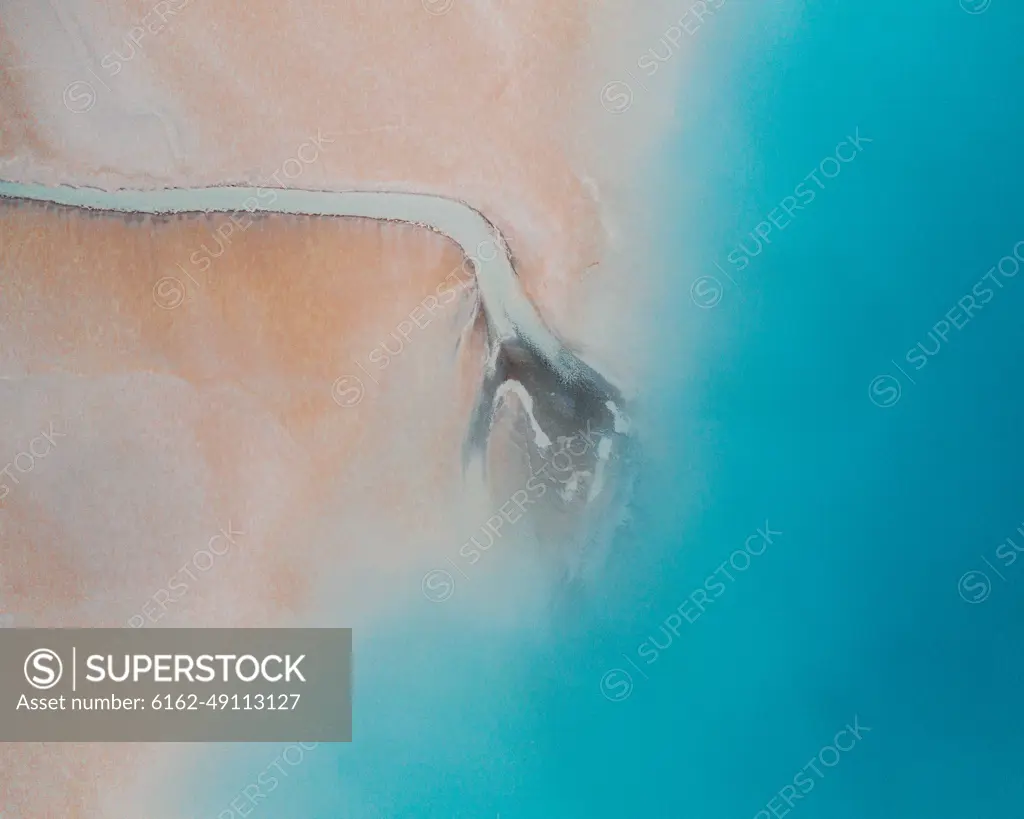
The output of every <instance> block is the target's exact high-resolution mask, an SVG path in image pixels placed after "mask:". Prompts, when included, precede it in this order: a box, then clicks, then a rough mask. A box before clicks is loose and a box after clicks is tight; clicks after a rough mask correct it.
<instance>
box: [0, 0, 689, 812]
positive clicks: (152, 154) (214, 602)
mask: <svg viewBox="0 0 1024 819" xmlns="http://www.w3.org/2000/svg"><path fill="white" fill-rule="evenodd" d="M157 5H160V4H157ZM633 5H634V4H632V3H627V2H625V1H623V2H621V3H611V4H609V3H597V2H555V3H551V2H540V0H536V1H535V2H534V1H532V0H530V1H524V2H517V3H511V2H500V1H499V0H454V2H452V3H447V2H440V3H439V2H426V3H421V2H420V0H401V2H399V0H392V2H383V3H378V4H363V3H345V4H341V3H338V4H335V3H327V2H324V3H315V4H302V5H301V7H300V4H291V5H289V4H281V3H274V2H271V1H270V0H251V1H249V2H244V3H242V2H239V3H231V4H214V5H211V4H200V3H198V2H192V3H188V2H185V0H169V2H168V3H165V4H163V5H162V6H161V9H162V15H163V17H164V18H165V19H164V20H162V21H160V24H158V20H157V18H158V17H159V15H157V17H155V16H154V4H152V3H143V2H114V1H113V0H111V2H109V3H103V2H89V1H88V0H78V2H71V1H70V0H68V2H58V3H54V4H47V3H37V2H29V1H28V0H13V1H12V2H10V3H6V4H5V5H4V8H3V10H2V11H0V66H2V67H4V69H5V70H3V71H0V178H3V179H10V180H16V181H24V182H38V183H43V184H61V183H62V184H88V185H94V186H101V187H108V188H116V187H123V186H130V187H161V186H200V185H212V184H216V183H223V182H237V183H249V184H265V185H275V184H277V183H278V182H279V183H281V185H282V186H290V187H302V188H326V189H343V188H355V187H360V188H369V189H381V190H412V191H421V192H432V193H438V194H443V195H446V196H452V197H455V198H459V199H462V200H464V201H467V202H469V203H471V204H472V205H473V206H474V207H476V208H478V209H479V210H481V211H482V212H484V213H485V214H486V215H487V216H488V217H489V218H490V219H492V221H494V223H495V224H496V225H497V226H498V227H499V228H500V229H501V231H502V232H503V234H504V235H505V236H506V237H507V239H508V241H509V243H510V246H511V247H512V250H513V252H514V254H515V257H516V264H517V268H518V270H519V272H520V274H521V276H522V279H523V281H524V284H525V287H526V289H527V290H528V292H529V293H530V294H531V296H532V297H533V298H534V300H535V302H536V303H537V305H538V307H539V309H540V310H541V312H542V313H543V314H544V315H545V318H546V319H547V320H548V322H549V323H550V325H551V326H552V327H553V328H555V329H556V330H557V331H558V332H559V334H560V335H562V336H563V337H564V338H566V339H567V340H569V341H570V342H572V343H573V344H574V345H575V346H576V347H577V348H578V349H582V350H584V351H586V352H588V353H592V354H593V356H594V357H595V358H596V359H597V360H599V361H600V362H602V363H603V364H607V365H608V366H609V367H610V369H611V370H612V373H611V374H612V375H615V376H617V377H619V378H620V379H623V380H626V381H628V380H630V379H638V375H637V373H636V371H635V369H634V367H633V365H634V362H635V358H636V355H637V353H638V351H640V350H642V349H643V348H644V345H645V338H644V334H643V332H642V326H643V320H642V319H643V317H642V314H641V311H642V309H643V307H644V306H645V299H646V298H647V297H648V294H647V293H646V291H645V289H644V284H645V282H644V278H643V275H642V271H643V269H644V263H645V259H644V257H643V254H642V250H643V242H644V238H645V237H644V235H643V233H642V231H641V230H638V227H637V226H638V225H640V224H642V223H643V220H644V218H645V214H644V211H643V208H644V203H643V201H642V197H640V196H636V195H635V192H633V191H631V189H630V187H629V185H630V182H629V180H630V179H631V177H632V176H633V175H634V174H635V173H636V172H637V170H638V169H639V168H641V167H642V165H643V162H644V160H645V158H646V157H648V156H649V155H650V152H651V150H652V149H653V146H655V145H656V144H657V140H658V137H659V134H660V133H661V130H662V129H663V128H664V125H665V122H666V121H667V120H666V117H667V114H666V111H667V110H668V109H667V107H666V104H665V100H666V99H668V98H669V97H670V96H671V91H672V82H671V79H670V76H669V75H670V71H675V70H678V68H681V60H680V65H666V66H664V67H663V73H662V74H661V75H660V76H659V78H658V80H659V82H661V83H662V84H661V85H660V86H657V87H656V86H655V84H654V83H652V84H651V86H650V87H649V89H648V90H647V94H648V95H649V96H648V97H645V98H642V99H641V98H640V96H639V94H640V89H639V88H638V89H637V93H638V98H637V100H636V104H635V106H634V107H633V109H632V110H629V111H627V112H625V113H624V114H611V113H609V111H608V110H606V109H605V108H604V107H603V106H602V96H601V94H602V89H603V88H604V87H605V86H606V84H607V83H609V82H611V81H613V80H616V79H617V78H618V77H620V76H621V75H622V73H623V69H624V68H630V69H631V70H635V65H636V60H637V57H638V56H640V55H641V54H642V53H643V52H644V50H645V49H646V48H647V47H648V46H649V45H650V44H651V43H652V42H654V41H656V40H657V38H658V37H659V36H660V35H661V33H662V31H663V30H664V29H665V27H666V26H668V25H670V24H672V23H673V22H674V21H675V20H676V18H678V16H679V15H678V13H675V11H674V10H673V9H672V8H671V7H670V6H668V4H662V3H658V4H655V7H653V8H647V9H645V10H644V11H643V12H638V11H636V10H635V9H634V8H633ZM449 6H450V7H449ZM55 9H58V10H59V14H58V13H57V12H56V11H55ZM171 10H173V11H174V13H173V14H171V13H169V12H170V11H171ZM435 12H443V13H435ZM138 26H144V27H148V30H147V31H146V33H145V34H142V35H140V34H139V32H138ZM132 32H134V36H135V38H136V39H137V40H138V44H137V45H136V44H134V43H131V41H130V37H131V36H133V35H132ZM112 54H114V55H115V56H114V57H111V55H112ZM118 55H119V56H118ZM115 63H119V64H120V67H119V69H118V70H117V71H116V72H114V71H113V66H114V64H115ZM69 88H70V89H71V90H70V91H69ZM89 94H92V95H94V96H93V97H91V98H90V97H89ZM83 95H85V96H83ZM86 106H87V107H88V110H84V109H85V107H86ZM223 224H224V217H222V216H214V215H211V216H205V217H200V216H189V217H175V218H169V219H163V218H150V217H146V218H135V219H125V218H123V217H115V216H110V215H102V216H101V215H94V214H83V213H81V212H75V211H73V210H69V209H62V208H56V207H46V206H39V205H31V204H26V205H20V206H17V207H11V206H10V205H9V204H0V247H3V248H4V249H3V251H2V258H0V265H2V267H3V271H4V272H3V275H2V278H0V447H2V449H0V466H2V465H3V464H6V463H7V462H8V461H10V460H12V459H13V458H15V457H16V456H17V455H18V454H19V453H20V452H22V451H23V450H24V449H25V447H26V446H28V445H29V442H31V441H32V440H34V439H35V438H36V437H37V436H39V435H40V434H41V432H42V431H49V430H50V424H51V422H53V424H55V429H56V430H57V431H59V433H61V434H60V435H59V436H57V437H54V438H53V444H52V449H48V451H47V455H46V456H45V457H44V458H40V459H38V462H35V463H34V465H33V468H32V469H31V471H30V472H27V473H25V474H22V473H20V472H17V473H16V474H18V475H19V476H20V477H21V478H22V480H21V482H20V483H19V484H18V485H16V486H11V488H10V490H9V492H7V493H6V494H5V493H3V491H2V490H0V495H3V497H0V567H2V571H0V601H2V604H3V606H4V607H5V608H8V609H10V610H11V611H13V612H15V613H16V614H17V616H18V617H20V618H22V620H23V621H24V622H26V623H27V624H30V625H36V626H42V625H72V624H73V625H111V626H121V625H127V624H129V622H131V624H132V625H138V623H139V622H140V621H141V622H142V623H143V624H144V627H147V628H153V627H160V626H164V625H166V626H172V625H173V626H191V625H211V624H214V623H216V624H228V623H232V624H233V623H237V624H246V625H259V624H278V623H289V622H303V621H305V622H309V621H311V620H314V621H317V622H328V621H330V622H335V623H339V624H342V623H343V624H346V625H353V626H356V627H359V626H360V625H366V624H368V623H369V622H370V620H371V618H372V617H373V616H375V613H377V612H380V611H382V610H385V609H394V608H396V607H402V606H408V607H416V606H420V605H428V603H425V602H424V600H423V597H422V595H421V593H420V583H419V578H420V577H421V576H422V575H423V572H424V571H425V570H426V569H428V568H430V567H431V566H435V565H438V564H439V562H440V561H443V560H444V559H445V558H447V557H450V556H452V555H453V552H456V551H457V549H458V545H459V543H461V542H462V541H463V540H465V538H466V537H467V536H468V535H469V534H472V532H473V531H474V530H475V529H477V528H478V526H479V525H480V524H481V523H482V522H483V521H486V520H487V519H488V517H489V516H491V515H493V513H494V508H493V507H494V498H493V497H492V496H491V495H488V494H487V493H486V492H485V491H483V489H482V487H475V486H467V485H466V484H464V483H463V481H462V476H461V474H460V469H459V452H460V447H461V443H462V438H463V435H464V433H465V421H466V417H467V413H468V410H469V405H470V402H471V400H472V396H473V392H474V390H475V388H476V386H477V384H478V380H479V376H480V367H481V355H482V338H481V334H480V333H479V328H477V329H476V330H474V331H472V332H468V333H466V334H465V335H464V344H463V345H462V347H461V348H460V350H459V352H458V353H456V351H455V346H456V341H457V340H458V339H459V338H460V336H461V335H463V333H464V331H465V330H466V321H467V319H468V318H469V314H468V312H467V309H466V308H467V306H468V304H470V303H471V300H470V298H469V297H470V295H471V287H472V283H471V281H469V282H464V280H465V276H464V275H463V274H460V273H459V271H461V270H462V258H461V255H460V253H459V252H458V251H457V249H456V248H455V246H454V245H453V244H452V243H450V242H448V241H446V240H445V239H443V238H442V237H439V236H437V235H434V234H431V233H429V232H427V231H424V230H420V229H417V228H414V227H409V226H401V225H383V224H381V223H376V222H370V221H366V220H357V219H350V220H330V219H317V218H296V217H282V216H270V217H262V218H260V219H258V220H256V221H254V222H253V223H252V224H251V225H247V226H246V227H245V228H244V229H243V228H241V227H239V226H237V225H236V227H235V229H233V230H231V231H229V232H226V231H224V230H223V228H222V226H223ZM218 230H221V240H222V241H220V242H218V241H217V239H216V238H215V235H216V232H217V231H218ZM225 233H227V235H228V236H229V239H228V240H224V236H225ZM204 245H205V249H203V248H204ZM215 250H218V251H219V252H218V255H219V258H216V259H212V258H211V257H212V256H213V253H212V252H211V251H215ZM203 258H210V261H209V262H208V263H205V262H202V261H201V260H202V259H203ZM197 259H198V260H199V261H197ZM453 274H454V279H453V278H452V277H453ZM168 277H170V278H173V279H175V280H176V281H177V282H179V283H181V284H183V285H184V286H185V287H184V290H183V291H180V292H179V291H178V290H176V289H175V285H174V284H173V283H169V282H168V280H167V279H168ZM193 279H194V280H193ZM455 287H459V288H461V287H468V288H470V289H469V290H465V291H462V290H459V291H458V298H452V299H450V300H449V299H448V298H447V297H446V296H445V297H442V296H441V295H440V294H441V293H442V292H443V293H448V292H455V291H453V290H452V288H455ZM179 295H180V296H181V297H182V298H183V299H184V300H183V302H182V303H180V304H176V303H175V301H176V300H177V298H178V296H179ZM431 299H434V301H436V302H437V304H435V303H434V302H433V301H431ZM442 301H443V302H444V303H443V304H441V302H442ZM428 308H429V309H428ZM413 316H415V319H413V318H412V317H413ZM410 321H413V322H414V324H415V327H414V329H412V330H408V329H407V331H406V333H405V336H403V335H402V334H396V330H397V329H398V328H399V327H407V328H408V326H409V323H410ZM385 344H386V345H388V347H387V348H386V349H390V350H392V351H394V350H398V352H396V353H394V354H392V355H389V364H388V366H387V368H386V370H384V372H383V377H380V378H378V379H377V380H378V381H379V383H375V381H374V380H373V379H371V378H370V377H368V376H367V374H366V372H365V371H364V370H363V368H362V367H363V366H367V365H368V360H369V356H371V355H377V356H380V355H382V353H381V352H380V350H381V349H382V345H385ZM399 347H400V349H399ZM378 360H379V358H378ZM361 365H362V366H361ZM377 375H380V373H377ZM353 378H355V379H360V381H354V380H353ZM359 389H361V390H362V392H361V393H360V392H359V391H358V390H359ZM353 390H356V391H353ZM356 399H358V400H356ZM50 434H51V435H52V433H50ZM495 455H496V456H497V457H504V455H507V453H503V452H502V451H501V449H500V447H499V449H498V450H496V452H495ZM512 486H514V481H511V482H509V481H505V482H504V483H501V485H500V486H498V487H497V491H498V492H506V494H508V492H509V491H510V487H512ZM232 527H233V528H232ZM224 529H227V530H228V531H230V532H232V533H233V536H234V537H233V540H232V541H231V544H232V545H231V547H230V548H229V549H226V550H225V554H223V555H221V556H218V557H217V562H216V564H215V565H213V566H212V568H211V569H210V570H209V571H206V572H197V571H196V570H195V569H193V570H192V571H193V572H194V573H195V574H196V579H194V580H189V581H187V583H188V586H189V589H188V592H187V594H186V595H185V596H184V597H182V598H181V599H180V600H175V601H173V602H172V603H167V602H166V600H165V599H164V597H163V596H162V595H161V594H160V592H161V591H162V590H166V589H167V587H168V585H169V580H170V578H172V577H174V576H176V575H177V576H179V577H180V576H181V571H182V567H183V566H186V565H188V564H189V562H190V561H192V560H193V559H194V556H195V554H196V553H197V551H200V550H203V549H205V548H206V547H207V545H208V544H209V542H210V540H211V538H213V537H215V536H217V535H218V533H219V532H221V531H222V530H224ZM515 542H516V541H515V540H514V539H511V538H510V539H509V540H508V541H506V544H512V543H515ZM223 543H224V541H223V540H222V541H221V544H223ZM521 548H522V549H523V550H525V551H524V552H523V554H521V555H518V556H517V555H516V554H514V553H511V554H510V552H512V548H511V546H509V549H508V550H506V553H505V554H503V555H501V556H498V557H496V558H495V561H494V564H493V568H488V569H487V572H484V573H483V574H481V575H480V577H481V583H480V585H479V587H474V588H473V589H472V590H471V591H470V592H469V593H470V594H475V595H477V596H478V599H479V601H480V604H481V605H484V604H485V603H487V604H489V605H490V606H491V608H492V609H493V610H494V611H495V612H498V613H497V614H495V615H494V616H500V617H503V618H507V619H508V620H509V621H511V622H514V621H515V619H516V618H517V617H523V616H524V615H523V613H522V610H521V607H522V606H523V605H524V602H523V601H524V600H528V599H529V598H530V597H531V595H534V596H535V595H537V594H538V592H537V590H536V587H535V586H529V587H528V586H527V585H526V580H523V581H522V583H523V588H522V590H521V591H522V595H521V596H520V597H519V598H517V600H516V602H515V604H513V603H509V604H508V605H505V604H504V603H502V602H501V601H500V600H498V601H496V599H495V597H496V596H494V595H491V596H489V595H488V593H487V591H488V589H489V588H491V587H490V586H489V585H488V584H489V583H492V582H493V581H494V575H495V573H498V572H501V571H504V569H506V568H509V567H513V568H514V567H515V566H518V567H519V569H521V570H522V571H523V572H524V575H523V577H524V578H525V577H526V576H527V574H528V573H529V571H530V570H529V567H528V564H531V565H534V568H535V569H536V567H537V566H540V567H541V568H540V569H537V571H540V572H542V573H543V571H544V566H545V565H546V564H545V563H544V557H543V555H531V554H529V551H528V550H529V547H528V545H527V546H522V547H521ZM517 558H522V559H521V560H520V562H519V563H516V560H517ZM532 576H533V577H536V574H534V575H532ZM516 582H517V581H515V580H514V579H512V577H511V575H509V574H505V575H504V576H503V577H502V584H501V587H502V588H505V589H506V590H507V589H509V588H510V587H514V586H515V584H516ZM154 601H155V602H154ZM161 601H163V602H161ZM526 605H527V606H528V603H527V604H526ZM179 753H180V752H179V751H178V750H175V749H174V748H149V747H134V746H132V747H124V746H101V745H94V746H84V747H70V746H63V747H58V746H24V745H20V746H13V745H7V746H2V747H0V793H6V794H7V799H8V801H9V803H10V805H11V808H10V810H9V812H10V813H11V814H12V815H15V816H18V815H20V816H23V817H33V819H36V818H37V817H38V819H48V818H49V817H60V819H75V818H76V817H86V816H103V817H118V818H119V817H122V816H126V815H134V816H146V817H149V818H150V819H164V817H168V819H170V817H172V816H174V814H173V812H171V811H170V810H169V809H168V811H167V812H163V813H162V812H160V809H158V808H156V807H155V805H156V804H160V803H158V802H155V801H154V800H153V799H152V798H151V796H148V795H149V794H151V793H152V791H153V789H154V788H169V789H170V790H173V788H171V786H169V785H168V780H169V779H171V780H173V778H174V777H173V776H172V775H171V773H170V772H171V771H173V770H177V768H176V767H175V766H176V765H178V761H179V757H178V754H179ZM166 804H170V802H167V803H166Z"/></svg>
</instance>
